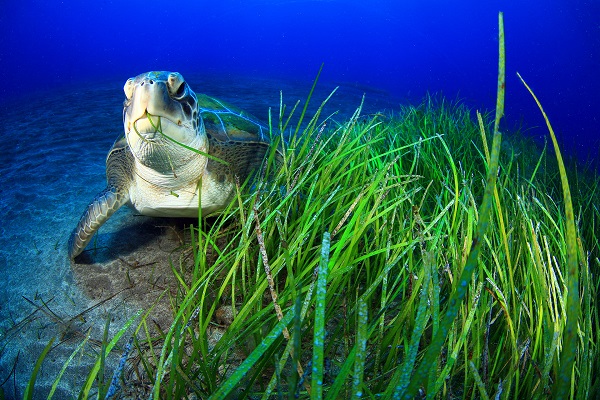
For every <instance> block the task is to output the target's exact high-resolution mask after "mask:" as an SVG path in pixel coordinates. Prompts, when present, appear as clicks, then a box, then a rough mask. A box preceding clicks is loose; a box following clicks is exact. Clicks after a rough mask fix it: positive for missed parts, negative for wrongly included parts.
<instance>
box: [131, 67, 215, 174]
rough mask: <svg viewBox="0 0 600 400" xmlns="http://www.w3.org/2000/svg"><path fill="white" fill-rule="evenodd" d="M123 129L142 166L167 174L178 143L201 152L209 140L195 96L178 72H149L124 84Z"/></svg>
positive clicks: (179, 149) (179, 150)
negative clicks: (166, 171)
mask: <svg viewBox="0 0 600 400" xmlns="http://www.w3.org/2000/svg"><path fill="white" fill-rule="evenodd" d="M123 89H124V91H125V102H124V103H123V125H124V128H125V135H126V137H127V143H128V144H129V147H130V148H131V151H132V152H133V154H134V156H135V158H136V159H137V160H138V161H139V162H141V163H142V164H144V165H146V166H148V167H150V168H153V169H156V170H159V171H160V170H168V169H170V168H172V167H170V166H168V165H167V164H169V160H168V159H169V157H171V153H173V152H176V153H181V152H182V151H184V152H186V153H191V154H188V156H189V157H192V156H193V155H194V153H193V152H192V151H189V150H184V148H183V147H181V146H180V145H179V144H177V143H176V142H179V143H182V144H184V145H186V146H189V147H193V148H195V149H199V150H202V151H205V150H206V146H207V144H206V143H207V139H206V134H205V133H204V129H203V128H202V125H201V123H202V122H201V121H200V119H199V113H198V102H197V99H196V94H195V93H194V92H193V91H192V89H191V88H190V87H189V85H188V84H187V83H186V81H185V80H184V79H183V76H181V74H179V73H178V72H166V71H159V72H148V73H145V74H141V75H138V76H137V77H135V78H129V79H128V80H127V82H125V87H124V88H123Z"/></svg>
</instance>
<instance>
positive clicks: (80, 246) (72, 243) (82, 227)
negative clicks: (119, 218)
mask: <svg viewBox="0 0 600 400" xmlns="http://www.w3.org/2000/svg"><path fill="white" fill-rule="evenodd" d="M127 200H129V196H126V195H125V194H124V193H122V192H120V191H119V190H118V189H117V188H116V187H114V186H109V187H107V188H106V189H104V190H103V191H102V192H100V193H99V194H98V195H97V196H96V198H94V201H92V202H91V203H90V205H89V206H88V207H87V209H86V210H85V212H84V213H83V215H82V216H81V219H80V220H79V223H78V224H77V227H76V228H75V229H74V230H73V232H72V233H71V237H70V238H69V258H71V259H73V258H75V257H77V256H78V255H79V254H81V252H82V251H83V250H84V249H85V247H86V246H87V245H88V243H89V242H90V240H92V237H93V236H94V234H95V233H96V231H98V229H99V228H100V226H102V224H104V223H105V222H106V220H108V219H109V218H110V217H111V215H113V214H114V213H115V211H117V210H118V209H119V208H120V207H121V206H122V205H123V204H125V203H126V202H127Z"/></svg>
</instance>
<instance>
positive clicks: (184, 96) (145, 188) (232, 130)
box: [68, 71, 269, 258]
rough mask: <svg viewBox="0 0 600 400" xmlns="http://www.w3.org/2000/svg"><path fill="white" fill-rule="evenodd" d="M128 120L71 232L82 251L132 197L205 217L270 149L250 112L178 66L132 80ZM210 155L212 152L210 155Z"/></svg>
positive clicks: (147, 208)
mask: <svg viewBox="0 0 600 400" xmlns="http://www.w3.org/2000/svg"><path fill="white" fill-rule="evenodd" d="M124 90H125V97H126V99H125V102H124V104H123V125H124V128H125V135H124V136H122V137H121V138H120V139H118V140H117V141H116V142H115V144H114V145H113V147H112V148H111V150H110V151H109V153H108V156H107V158H106V179H107V186H106V188H105V189H104V190H103V191H102V192H100V193H99V194H97V195H96V197H95V198H94V200H93V201H92V203H91V204H90V205H89V206H88V207H87V209H86V210H85V212H84V213H83V215H82V216H81V219H80V220H79V224H78V225H77V227H76V228H75V229H74V230H73V233H72V234H71V237H70V239H69V248H68V250H69V257H70V258H75V257H76V256H78V255H79V254H80V253H81V252H82V251H83V250H84V249H85V247H86V246H87V244H88V243H89V242H90V240H91V239H92V236H93V235H94V233H96V231H97V230H98V228H100V226H101V225H102V224H104V222H106V220H108V219H109V218H110V216H111V215H112V214H114V213H115V211H117V210H118V209H119V207H121V206H122V205H124V204H127V205H129V206H130V207H132V208H133V209H135V210H137V211H138V212H139V213H140V214H143V215H149V216H156V217H197V216H198V206H199V204H201V207H202V213H203V214H204V215H206V214H209V213H212V212H215V211H218V210H221V209H223V208H224V207H226V206H227V205H228V204H229V202H230V201H231V199H232V198H233V195H234V193H235V177H236V176H237V177H238V178H239V180H240V182H243V181H244V180H245V179H246V178H247V177H248V176H249V175H250V174H251V173H252V172H253V171H254V170H256V169H257V167H259V166H260V165H261V163H262V161H263V159H264V157H265V154H266V152H267V151H268V149H269V138H268V137H267V135H266V133H267V130H266V129H265V127H263V126H262V125H261V124H259V123H258V122H256V121H255V120H254V119H253V118H252V117H251V116H250V115H248V114H246V113H244V112H243V111H240V110H238V109H235V108H233V107H231V106H229V105H227V104H225V103H223V102H222V101H219V100H217V99H214V98H212V97H209V96H206V95H202V94H198V95H197V94H195V93H194V92H193V91H192V89H191V88H190V87H189V86H188V84H187V83H186V82H185V80H184V79H183V77H182V76H181V75H180V74H179V73H177V72H164V71H161V72H148V73H145V74H141V75H138V76H137V77H135V78H130V79H128V80H127V82H126V83H125V87H124ZM207 154H208V155H209V156H207Z"/></svg>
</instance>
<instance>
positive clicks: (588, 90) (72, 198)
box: [0, 0, 600, 398]
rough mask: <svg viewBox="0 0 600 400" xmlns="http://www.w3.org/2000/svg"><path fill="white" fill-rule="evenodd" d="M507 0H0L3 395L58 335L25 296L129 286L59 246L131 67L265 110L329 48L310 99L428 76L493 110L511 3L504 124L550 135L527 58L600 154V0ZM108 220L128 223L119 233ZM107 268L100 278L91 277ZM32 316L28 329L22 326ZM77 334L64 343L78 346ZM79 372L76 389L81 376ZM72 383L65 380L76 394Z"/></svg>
mask: <svg viewBox="0 0 600 400" xmlns="http://www.w3.org/2000/svg"><path fill="white" fill-rule="evenodd" d="M506 3H509V2H502V1H497V0H494V1H487V2H483V1H463V2H447V1H441V0H435V1H434V0H431V1H427V0H424V1H392V0H370V1H364V0H363V1H359V0H345V1H344V0H321V1H318V0H314V1H310V0H304V1H303V0H295V1H294V0H276V1H267V0H248V1H232V0H224V1H219V2H208V1H182V0H175V1H169V2H158V1H151V0H146V1H139V0H133V1H102V0H99V1H94V2H89V1H82V0H71V1H69V0H65V1H56V0H47V1H34V0H22V1H18V2H17V1H13V2H8V1H5V2H2V4H1V5H0V73H1V75H0V76H1V77H2V85H0V138H1V139H2V140H0V160H1V163H0V174H1V175H0V176H1V178H0V179H1V182H2V199H1V200H0V224H1V226H0V271H1V272H2V275H3V281H2V282H3V284H2V285H0V381H3V380H4V379H5V378H6V377H9V376H10V377H12V378H13V380H11V382H12V381H14V382H18V383H15V384H11V389H10V391H9V390H8V389H6V390H5V392H6V393H7V396H9V398H10V397H11V396H14V397H15V398H18V397H20V396H19V395H20V394H22V389H23V385H24V382H26V379H27V378H28V375H27V374H28V373H30V372H31V366H32V365H33V364H34V363H35V357H37V355H38V354H39V353H40V352H41V350H42V349H43V347H44V345H45V343H46V341H47V339H48V338H49V337H51V336H52V335H53V334H55V333H56V332H55V331H52V330H51V328H48V325H49V324H48V318H45V319H44V318H41V317H42V316H41V314H42V313H41V312H39V313H36V312H35V311H32V307H31V304H30V303H28V302H26V301H24V300H23V298H22V297H21V296H26V297H27V298H28V299H30V300H32V301H34V302H37V303H36V304H41V303H40V301H42V300H43V301H45V302H49V303H48V304H49V307H50V308H51V309H52V310H53V311H54V310H60V315H61V316H63V317H65V318H66V316H73V315H76V314H77V313H79V312H81V311H82V309H86V308H87V307H92V306H94V305H95V304H96V302H97V301H98V299H100V298H102V297H103V296H104V297H105V296H106V293H109V292H110V293H113V292H114V291H116V290H121V289H120V287H117V286H116V285H117V283H118V282H117V279H115V278H114V276H117V275H118V274H117V272H118V273H119V274H120V273H121V272H122V268H123V265H122V262H124V261H119V260H114V262H113V264H110V265H108V266H106V267H105V268H104V269H102V268H95V269H92V268H90V269H85V268H79V267H77V268H73V267H72V266H71V265H70V263H69V261H68V260H67V259H66V254H65V248H64V244H65V242H66V238H67V237H68V233H69V232H70V230H71V229H72V228H73V227H74V225H75V224H76V223H77V219H78V218H79V215H80V213H81V211H82V210H83V207H84V206H85V205H86V204H87V202H89V201H90V200H91V198H92V197H93V195H94V194H95V193H97V192H98V191H99V190H101V189H102V187H103V186H104V179H105V178H104V161H105V157H106V153H107V151H108V149H109V148H110V146H111V144H112V143H113V141H114V140H115V138H116V137H117V136H118V135H119V134H120V133H122V122H121V110H122V100H123V91H122V87H123V84H124V83H125V80H126V79H127V78H129V77H132V76H135V75H138V74H139V73H142V72H145V71H150V70H171V71H179V72H181V73H182V74H183V76H184V77H186V79H188V81H189V82H190V84H191V86H192V88H193V89H194V90H196V91H197V92H202V93H207V94H210V95H212V96H216V97H220V98H223V99H225V100H227V101H229V102H230V103H232V104H234V105H236V106H238V107H240V108H242V109H244V110H247V111H249V112H251V113H252V114H254V115H256V116H257V117H259V118H261V119H262V120H266V119H267V117H268V110H269V108H270V107H271V108H272V109H273V110H277V108H278V106H279V93H280V92H279V91H280V90H283V93H284V100H285V101H286V102H287V103H288V104H293V103H294V102H295V101H296V100H298V99H302V98H304V97H305V96H306V95H307V93H308V91H309V89H310V86H311V84H312V81H313V79H314V77H315V75H316V74H317V71H318V70H319V68H320V66H321V64H323V65H324V67H323V72H322V75H321V79H320V81H319V86H318V91H317V94H316V96H315V98H316V99H317V100H318V101H321V100H322V99H324V98H325V96H326V95H327V94H328V92H329V91H330V90H331V89H333V88H334V87H336V86H339V87H340V89H339V92H338V93H337V95H336V96H335V97H334V99H333V100H332V102H331V104H330V106H329V107H330V108H329V110H330V111H334V110H336V109H339V110H340V111H341V115H349V114H350V113H352V111H354V109H355V108H356V107H357V106H358V105H359V104H360V101H361V97H362V95H363V94H365V96H366V108H365V111H366V112H375V111H382V110H386V111H390V112H393V111H394V107H397V106H398V105H399V104H406V103H409V102H415V103H418V102H420V101H421V100H422V98H423V97H424V95H425V94H426V93H427V92H429V93H442V94H444V95H445V96H446V97H448V98H450V99H455V98H460V99H462V101H463V102H464V103H466V104H467V105H469V106H471V107H473V108H477V109H481V110H491V109H493V108H494V106H495V97H496V79H497V51H498V40H497V29H498V28H497V27H498V23H497V20H498V11H503V12H504V18H505V30H506V49H507V95H506V110H505V119H504V121H503V128H504V129H505V130H508V131H510V130H511V129H513V128H515V127H522V128H523V129H524V130H525V131H526V134H527V135H531V136H532V137H534V138H536V139H538V140H539V141H540V142H543V140H544V138H546V137H547V131H546V128H545V123H544V121H543V119H542V117H541V115H540V113H539V111H538V109H537V107H536V105H535V103H534V102H533V100H532V99H531V97H530V95H529V94H528V93H527V91H526V90H525V88H524V87H523V86H522V85H521V83H520V82H519V81H518V79H517V77H516V72H519V73H521V75H522V76H523V77H524V78H525V79H526V80H527V82H528V83H529V84H530V86H531V87H532V88H533V89H534V90H535V92H536V94H537V96H538V97H539V99H540V100H541V101H542V103H543V105H544V107H545V110H546V112H547V114H548V115H549V118H550V120H551V122H552V124H553V126H554V128H555V130H556V133H557V135H558V137H559V141H560V143H561V146H562V147H563V149H564V150H565V151H566V152H567V153H570V154H573V155H576V156H577V157H579V159H580V161H582V162H585V161H587V160H591V162H593V163H595V165H596V166H597V165H598V162H599V158H600V157H599V143H600V135H599V133H600V132H599V128H598V126H599V122H600V111H599V110H600V95H599V93H600V79H599V78H598V71H600V23H599V22H598V21H599V20H600V3H599V2H597V1H591V0H590V1H585V0H576V1H569V2H567V1H559V0H546V1H542V0H532V1H528V2H510V3H509V4H506ZM115 218H117V217H115ZM118 218H119V219H118V220H117V221H113V220H112V219H111V223H112V224H107V226H106V227H103V233H104V235H102V236H101V237H100V238H99V239H98V240H99V241H100V243H99V246H102V245H106V246H107V247H111V248H115V246H119V245H123V244H122V243H119V240H118V238H119V237H121V238H122V237H123V236H124V233H126V234H133V235H142V234H143V232H144V231H146V230H148V226H147V225H144V222H142V223H141V225H140V224H138V223H137V222H139V219H138V220H136V217H134V216H133V215H132V214H131V213H126V212H124V213H121V214H120V215H119V217H118ZM136 221H137V222H136ZM122 226H125V228H121V227H122ZM115 231H119V232H120V236H117V238H116V239H115V238H113V237H112V236H111V233H112V232H115ZM151 236H152V235H151ZM140 240H141V239H140ZM144 240H148V241H150V240H153V239H152V238H146V239H144ZM173 240H175V239H173ZM159 244H160V243H159ZM115 271H117V272H115ZM111 277H112V278H111ZM118 277H119V279H120V278H121V275H118ZM111 279H113V280H111ZM140 279H141V278H140ZM103 281H106V282H107V283H106V286H102V285H101V284H99V282H100V283H101V282H103ZM93 285H95V286H99V287H101V289H99V288H98V287H95V288H94V287H91V286H93ZM111 291H112V292H111ZM103 293H104V294H103ZM140 303H143V299H140ZM124 304H125V303H124V302H123V303H119V304H113V305H111V306H110V307H108V305H105V306H104V308H103V310H102V311H103V312H109V311H111V310H115V309H119V310H121V311H123V310H125V309H126V308H127V310H126V311H127V312H125V311H123V312H122V313H120V314H119V315H122V316H124V317H123V318H126V316H127V315H128V314H127V313H128V312H129V313H130V311H131V310H130V309H129V307H130V304H129V303H127V304H129V305H128V306H125V305H124ZM119 307H120V308H119ZM97 313H98V314H97V315H96V318H97V320H99V321H101V323H100V325H99V327H95V328H94V329H96V331H95V337H101V335H102V331H101V329H102V326H103V322H102V321H103V320H102V315H101V313H100V311H99V310H97ZM22 322H27V323H29V325H28V327H33V328H32V329H27V331H26V332H20V331H19V330H18V329H15V327H16V328H19V326H20V325H19V324H20V323H22ZM116 325H118V324H116ZM98 329H99V331H98ZM18 335H24V336H23V337H24V339H23V341H22V342H20V343H25V344H23V345H22V346H21V347H20V348H17V347H15V343H17V342H16V341H15V340H16V339H15V338H16V337H17V336H18ZM28 344H30V345H28ZM24 349H29V350H30V351H23V350H24ZM67 350H68V349H63V348H59V349H57V350H56V352H59V351H63V352H64V354H66V356H68V355H69V354H70V353H69V352H68V351H67ZM55 358H56V359H57V360H60V359H61V358H60V357H59V356H58V355H56V356H55ZM62 359H63V360H64V358H62ZM61 362H62V361H61ZM61 365H62V364H60V363H59V364H57V367H58V368H60V366H61ZM13 366H16V367H15V368H14V371H13ZM81 368H82V370H83V369H84V367H83V366H82V367H81ZM11 371H13V372H11ZM15 371H16V372H15ZM48 374H49V375H50V372H48ZM65 381H68V380H66V379H65ZM72 381H73V382H72V383H73V384H74V385H75V387H76V386H77V382H76V381H77V379H73V380H72ZM50 383H51V381H50ZM45 384H46V386H48V385H49V383H48V382H46V383H45ZM64 385H65V386H64V387H63V390H64V393H70V392H69V386H68V385H67V383H65V384H64ZM5 388H6V386H5Z"/></svg>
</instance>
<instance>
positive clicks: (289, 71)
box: [0, 0, 600, 160]
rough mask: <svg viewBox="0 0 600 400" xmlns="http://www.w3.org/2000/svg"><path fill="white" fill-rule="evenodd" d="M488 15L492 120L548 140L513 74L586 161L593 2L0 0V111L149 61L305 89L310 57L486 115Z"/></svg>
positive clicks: (371, 87)
mask: <svg viewBox="0 0 600 400" xmlns="http://www.w3.org/2000/svg"><path fill="white" fill-rule="evenodd" d="M498 11H503V12H504V13H505V27H506V48H507V90H508V91H507V97H506V119H505V121H504V127H505V128H511V127H514V126H518V125H521V124H523V125H524V126H527V127H532V128H533V129H531V130H529V131H528V134H530V135H532V136H534V137H536V138H541V137H544V136H546V135H547V133H546V130H545V128H544V125H545V124H544V122H543V119H542V118H541V116H540V113H539V111H538V110H537V109H536V107H535V104H534V103H533V101H532V99H531V98H530V97H529V94H528V93H527V92H526V91H525V89H524V87H523V86H522V85H521V83H520V82H519V81H518V80H517V77H516V72H517V71H518V72H520V73H521V74H522V75H523V76H524V78H525V79H526V80H527V81H528V83H529V84H530V85H531V86H532V88H533V89H534V90H535V92H536V94H537V95H538V97H539V98H540V100H541V101H542V103H543V105H544V107H545V109H546V111H547V113H548V115H549V117H550V120H551V122H552V123H553V125H554V127H555V130H556V133H557V134H558V136H559V139H560V141H561V144H562V146H563V147H564V149H565V150H566V151H570V152H572V153H574V152H577V153H578V154H579V157H580V159H582V160H583V159H586V158H588V157H592V158H595V159H596V160H597V159H598V143H599V141H598V136H599V128H598V126H599V125H598V123H599V122H600V117H599V114H600V112H599V109H600V95H599V93H600V79H599V78H598V72H599V71H600V23H599V22H598V21H599V20H600V2H598V1H584V0H577V1H566V0H564V1H559V0H537V1H518V2H517V1H512V2H502V1H462V2H450V1H439V0H437V1H432V0H420V1H399V0H396V1H393V0H368V1H366V0H346V1H343V0H322V1H309V0H304V1H302V0H297V1H293V0H275V1H267V0H247V1H232V0H223V1H215V2H208V1H182V0H174V1H162V2H160V1H148V0H146V1H139V0H135V1H106V0H99V1H81V0H70V1H69V0H66V1H56V0H48V1H33V0H21V1H3V2H2V5H1V6H0V72H1V76H2V85H0V107H4V108H0V112H2V111H4V110H6V107H8V106H9V105H7V104H10V101H9V100H10V99H13V98H15V97H16V96H17V97H18V96H22V97H23V96H24V97H29V96H31V95H32V94H33V93H35V92H38V91H40V90H41V91H44V90H47V89H52V90H55V91H56V90H57V89H58V88H60V89H61V90H62V89H64V90H73V88H76V87H78V86H82V85H90V84H94V82H98V81H102V80H114V81H116V82H123V83H124V82H125V80H126V79H127V78H128V77H130V76H134V75H137V74H138V73H141V72H145V71H148V70H157V69H165V70H174V71H179V72H181V73H183V74H184V76H186V74H192V73H194V74H198V73H199V74H203V73H207V74H208V73H212V74H219V75H221V76H225V77H227V76H228V75H230V76H231V77H232V78H231V79H234V78H233V77H235V76H240V75H241V76H245V77H250V78H252V77H256V78H257V79H258V78H265V77H266V78H269V77H276V78H280V79H283V80H289V81H294V82H302V83H304V84H305V85H306V90H307V91H308V89H309V87H310V83H311V80H312V79H313V78H314V76H315V74H316V72H317V70H318V69H319V66H320V65H321V63H324V65H325V67H324V71H323V75H322V81H321V82H324V83H323V85H325V86H326V87H329V86H331V87H332V85H338V84H339V85H345V86H354V87H355V88H358V90H361V91H365V92H366V93H367V99H368V98H369V93H376V94H377V95H381V94H382V93H383V94H385V95H388V96H389V98H390V99H393V102H396V101H397V102H405V103H406V102H408V101H413V102H418V101H420V100H421V99H422V98H423V96H424V94H425V93H426V92H428V91H429V92H434V93H435V92H442V93H443V94H444V95H446V96H447V97H450V98H456V97H457V96H458V97H460V98H461V99H463V100H464V101H465V102H466V103H467V104H469V105H470V106H472V107H473V108H479V109H492V108H493V107H494V105H495V96H496V71H497V47H498V41H497V29H498V28H497V26H498V24H497V13H498ZM225 82H226V80H225ZM328 85H329V86H328ZM194 89H196V90H197V91H199V92H202V91H203V90H202V88H197V87H195V88H194ZM118 90H120V88H119V89H118ZM277 96H278V94H275V97H277ZM396 99H397V100H396ZM82 101H85V99H82ZM393 102H392V103H393ZM90 112H93V110H90ZM115 118H116V119H118V118H119V116H115ZM535 127H537V128H535Z"/></svg>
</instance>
